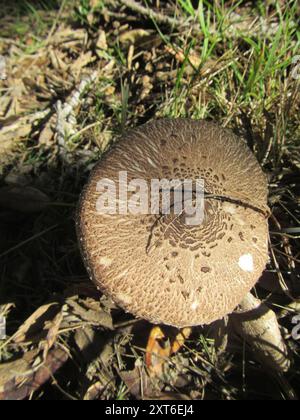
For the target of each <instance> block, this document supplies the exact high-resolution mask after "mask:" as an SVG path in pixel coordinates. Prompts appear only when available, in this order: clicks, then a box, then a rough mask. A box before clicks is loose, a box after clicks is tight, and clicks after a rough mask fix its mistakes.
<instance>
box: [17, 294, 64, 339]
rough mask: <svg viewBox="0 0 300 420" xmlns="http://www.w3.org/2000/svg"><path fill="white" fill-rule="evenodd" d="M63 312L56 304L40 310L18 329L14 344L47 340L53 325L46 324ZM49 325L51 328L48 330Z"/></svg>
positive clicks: (42, 307)
mask: <svg viewBox="0 0 300 420" xmlns="http://www.w3.org/2000/svg"><path fill="white" fill-rule="evenodd" d="M60 312H61V306H60V305H59V304H58V303H56V302H52V303H48V304H46V305H43V306H41V307H40V308H38V309H37V310H36V311H35V312H34V313H33V314H32V315H31V316H30V317H29V318H28V319H27V320H26V321H25V322H24V324H23V325H22V326H21V327H20V328H19V329H18V331H17V332H16V334H15V336H14V342H15V343H17V344H20V343H24V342H27V341H30V342H33V341H39V340H41V339H42V338H44V339H45V338H47V334H48V332H49V329H51V324H46V323H47V322H49V321H51V320H55V318H56V316H57V315H59V314H60ZM47 325H48V326H49V328H47Z"/></svg>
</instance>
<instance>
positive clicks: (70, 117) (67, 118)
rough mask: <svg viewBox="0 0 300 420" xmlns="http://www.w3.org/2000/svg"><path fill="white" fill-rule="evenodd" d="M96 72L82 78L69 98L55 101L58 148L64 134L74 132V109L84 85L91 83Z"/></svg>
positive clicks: (61, 146) (95, 76) (63, 144)
mask: <svg viewBox="0 0 300 420" xmlns="http://www.w3.org/2000/svg"><path fill="white" fill-rule="evenodd" d="M97 75H98V73H97V72H96V71H94V72H93V73H92V74H91V75H89V76H87V77H85V78H83V79H82V80H81V82H80V84H79V86H78V87H77V88H76V89H75V90H74V91H73V92H72V93H71V95H70V97H69V99H68V100H67V101H66V102H65V103H64V104H63V103H62V102H61V101H57V103H56V106H55V108H56V113H57V120H56V128H55V130H56V134H57V143H58V146H59V147H60V148H64V146H65V138H66V135H74V134H75V125H76V116H75V114H74V109H75V108H76V107H77V106H78V105H79V103H80V97H81V95H82V94H83V92H84V91H85V89H86V87H87V86H88V85H90V84H91V83H93V82H94V81H95V80H96V78H97Z"/></svg>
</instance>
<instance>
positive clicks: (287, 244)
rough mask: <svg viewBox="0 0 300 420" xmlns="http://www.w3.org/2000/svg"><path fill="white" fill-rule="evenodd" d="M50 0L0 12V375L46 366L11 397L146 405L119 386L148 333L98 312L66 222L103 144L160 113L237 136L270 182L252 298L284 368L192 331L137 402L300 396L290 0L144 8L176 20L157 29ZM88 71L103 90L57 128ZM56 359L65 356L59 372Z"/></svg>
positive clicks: (296, 120) (108, 7)
mask: <svg viewBox="0 0 300 420" xmlns="http://www.w3.org/2000/svg"><path fill="white" fill-rule="evenodd" d="M44 3H46V2H44ZM44 3H43V2H30V1H27V2H20V4H19V3H18V2H17V3H16V6H14V7H13V8H10V7H9V6H3V7H2V9H1V11H0V19H1V30H0V31H1V32H0V55H3V56H4V57H5V62H6V73H7V79H6V80H2V81H1V80H0V165H1V166H0V174H1V175H0V228H1V236H0V314H2V315H5V317H6V319H7V330H8V331H7V333H8V337H9V338H8V340H5V341H0V361H1V364H0V369H1V366H2V367H3V366H4V367H5V369H6V365H5V363H7V362H10V361H12V360H15V359H22V357H23V355H24V354H25V355H26V354H29V356H28V360H27V365H24V369H25V371H28V369H31V370H32V372H31V373H32V377H30V378H29V379H28V381H29V382H28V383H29V384H32V378H33V377H34V375H35V374H36V373H37V372H39V373H40V372H41V371H39V369H40V367H41V366H46V367H49V366H50V367H51V369H50V371H52V375H50V377H49V375H48V376H47V375H46V374H45V372H43V375H42V374H40V376H41V377H42V378H43V379H42V380H40V383H41V384H42V383H44V382H45V384H44V385H43V386H41V387H39V388H38V389H35V388H34V387H32V385H28V386H27V388H26V390H25V391H24V388H23V389H22V390H21V391H22V392H23V394H22V393H21V394H15V392H16V389H15V387H13V386H12V387H11V388H9V389H10V391H9V392H12V393H14V394H9V395H13V396H15V397H24V396H25V395H27V396H30V397H31V398H33V399H54V398H59V399H64V398H69V399H73V398H75V399H82V398H86V399H93V398H98V397H100V398H116V399H127V398H132V397H139V396H140V395H139V390H137V389H135V388H136V387H133V388H132V389H131V392H129V390H128V387H129V386H130V385H132V383H134V381H136V379H137V377H139V375H140V373H141V369H142V368H143V356H144V351H143V348H145V340H146V338H147V332H148V331H149V327H150V326H149V325H148V324H145V323H143V322H137V321H135V320H132V319H131V318H130V317H129V316H128V315H125V314H124V313H123V312H122V311H120V310H118V309H117V308H115V307H114V305H113V304H112V303H111V302H109V301H108V300H106V299H104V298H102V299H101V302H100V304H99V296H98V294H97V292H96V291H95V290H94V289H93V286H92V285H90V284H89V282H88V280H87V275H86V272H85V270H84V267H83V265H82V261H81V257H80V254H79V250H78V246H77V240H76V236H75V228H74V211H75V206H76V203H77V200H78V195H79V193H80V191H81V188H82V186H83V184H84V182H85V181H86V179H87V176H88V174H89V172H90V170H91V168H92V167H93V165H94V164H95V162H96V161H97V160H98V159H99V158H100V157H101V154H102V153H103V152H104V151H105V150H106V149H107V148H108V147H109V145H110V144H111V142H112V141H113V140H114V139H115V138H117V136H118V135H119V134H121V133H122V132H123V130H124V129H125V128H126V127H131V126H135V125H137V124H140V123H143V122H145V121H148V120H149V119H151V118H154V117H161V116H168V117H177V116H189V117H192V118H208V119H215V120H218V121H220V123H221V124H223V125H226V126H228V127H231V128H232V129H233V130H234V131H235V132H237V133H241V134H242V135H244V136H245V137H246V138H247V141H248V143H249V146H250V147H251V148H252V150H253V151H254V153H255V154H256V156H257V158H258V160H259V161H260V163H261V165H262V167H263V169H264V170H265V171H266V173H267V174H268V175H269V182H270V198H269V200H270V206H271V209H272V213H273V217H272V218H271V219H270V230H271V238H270V250H271V251H270V255H271V260H270V264H269V266H268V269H267V271H266V275H265V276H264V279H263V281H262V282H261V284H260V286H258V287H257V290H256V291H257V294H258V295H259V296H260V297H261V298H262V299H264V300H265V302H266V303H267V304H268V305H269V306H270V307H271V308H272V309H274V310H275V311H276V312H277V314H278V318H279V320H280V324H281V325H282V327H283V331H284V335H285V336H286V340H287V343H288V346H289V349H290V354H291V359H292V360H293V366H292V369H291V370H290V372H289V373H288V374H287V375H286V377H284V378H283V377H279V376H278V375H276V374H274V373H273V374H272V373H270V372H268V371H267V370H266V369H265V367H264V366H260V364H259V363H258V362H256V361H254V359H253V355H252V354H251V352H249V351H248V349H247V348H245V347H244V346H243V343H241V342H239V341H236V340H230V341H232V342H230V345H229V347H228V349H227V350H226V351H225V350H224V351H223V350H221V349H222V347H220V350H219V351H216V349H215V347H214V346H213V340H214V339H215V335H216V334H215V329H201V328H199V329H195V330H194V331H193V334H192V336H191V337H190V339H189V340H188V341H187V343H186V346H185V347H184V348H183V349H182V350H181V352H180V353H178V354H177V355H176V356H175V357H173V358H171V359H170V360H169V362H168V367H167V368H166V371H165V373H164V376H163V377H160V378H159V380H158V383H155V384H153V383H150V384H148V385H145V389H144V390H143V392H144V396H145V395H147V394H148V395H149V394H150V395H151V396H153V394H154V395H155V396H156V397H158V398H159V397H160V398H162V397H167V395H171V396H173V397H174V398H175V397H176V398H186V397H188V398H211V399H262V398H266V399H277V398H292V397H293V396H295V395H297V393H298V395H300V381H299V373H300V372H299V369H300V363H299V349H300V348H299V342H297V341H295V340H293V338H292V337H291V331H292V328H293V327H294V325H293V324H292V318H293V316H294V315H295V314H297V313H299V312H300V307H299V296H300V268H299V267H300V265H299V262H300V252H299V249H300V222H299V220H300V211H299V203H300V201H299V200H300V198H299V197H300V187H299V185H300V129H299V127H300V112H299V111H300V100H299V80H296V79H295V78H293V77H292V76H293V74H295V68H294V67H293V64H292V60H293V57H294V56H296V55H297V54H298V55H299V54H300V33H299V30H298V28H297V25H296V22H297V21H299V17H300V11H299V5H298V3H297V2H296V1H271V2H268V5H267V4H266V2H262V1H258V2H256V3H255V5H253V4H252V3H251V4H249V3H247V2H238V3H232V2H225V1H217V2H202V1H200V2H194V1H190V0H180V1H177V2H176V1H174V2H165V1H160V2H158V1H154V0H153V1H147V2H144V3H143V2H142V1H141V2H140V4H142V3H143V4H144V6H145V7H146V10H148V9H147V4H148V6H149V7H150V6H151V5H152V6H153V7H155V6H156V5H157V4H158V3H159V4H160V10H159V11H160V13H161V12H163V15H164V16H170V17H172V19H171V21H169V20H168V21H166V22H164V21H162V20H161V19H160V17H159V16H160V15H156V16H153V15H149V14H148V15H147V13H146V12H143V15H141V14H139V13H138V12H137V11H136V10H133V9H132V8H131V7H126V5H124V3H127V5H128V3H130V2H124V1H117V0H115V1H93V0H81V1H69V0H66V1H54V0H53V1H52V2H47V7H46V6H45V4H44ZM197 5H198V7H197ZM155 10H156V11H157V9H155ZM293 70H294V73H293ZM95 71H96V72H97V78H96V80H92V81H91V83H90V84H87V85H86V86H85V88H84V89H80V90H81V92H80V93H81V96H80V100H79V101H77V103H76V101H75V103H74V102H72V103H73V105H74V106H73V107H71V108H73V109H72V110H71V111H72V112H69V113H68V115H67V116H66V118H65V121H64V120H62V127H60V128H59V127H57V114H59V115H60V116H61V112H58V109H60V107H59V102H58V101H61V103H62V105H66V104H70V101H71V99H72V98H74V92H76V89H77V90H78V89H79V88H80V82H81V81H82V80H85V81H87V80H89V78H90V77H91V75H93V74H94V72H95ZM299 73H300V72H299ZM8 185H9V186H11V185H13V186H14V190H13V191H11V189H10V190H8V189H7V186H8ZM49 302H50V303H53V305H50V306H49ZM297 302H298V303H297ZM45 305H46V307H45ZM36 311H38V312H36ZM32 314H34V316H32ZM30 316H31V318H30V320H29V322H27V323H25V321H26V319H28V318H29V317H30ZM24 323H25V324H24ZM82 327H84V328H82ZM20 329H21V330H20ZM141 330H142V334H141V333H139V332H140V331H141ZM17 331H18V333H17ZM16 333H17V334H16ZM141 336H142V337H144V339H142V340H141V339H140V337H141ZM29 351H31V353H28V352H29ZM59 351H63V354H66V352H67V356H68V357H67V358H64V357H62V358H61V357H57V360H59V361H60V360H61V362H58V361H57V360H56V363H54V362H53V360H52V359H53V357H54V358H55V356H57V352H59ZM51 357H52V359H51ZM66 359H68V360H66ZM34 361H35V362H34ZM33 362H34V363H35V364H34V366H35V367H34V369H33V368H32V366H33ZM38 362H39V363H40V364H39V365H38V366H37V363H38ZM59 368H60V369H59ZM134 368H135V369H134ZM48 370H49V369H48ZM5 372H7V369H6V371H5ZM124 372H125V373H124ZM266 375H267V376H266ZM266 378H267V379H266ZM9 380H10V382H13V383H14V381H16V378H15V377H13V378H11V377H9ZM145 384H147V381H146V382H145ZM1 385H3V384H1ZM21 391H20V390H19V391H18V392H21ZM5 392H7V393H8V391H7V390H6V391H5ZM2 394H3V389H2V388H1V386H0V396H1V395H2Z"/></svg>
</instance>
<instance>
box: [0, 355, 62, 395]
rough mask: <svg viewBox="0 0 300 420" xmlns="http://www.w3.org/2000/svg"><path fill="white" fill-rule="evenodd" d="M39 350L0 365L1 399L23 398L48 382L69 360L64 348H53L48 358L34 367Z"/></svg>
mask: <svg viewBox="0 0 300 420" xmlns="http://www.w3.org/2000/svg"><path fill="white" fill-rule="evenodd" d="M38 354H39V352H38V351H37V350H32V351H30V352H28V353H26V354H25V355H24V356H23V357H22V358H20V359H17V360H15V361H12V362H8V363H3V364H1V365H0V400H1V401H3V400H22V399H25V398H26V397H28V396H30V395H31V394H32V392H34V391H36V390H37V389H39V388H40V387H41V386H42V385H43V384H44V383H46V382H47V381H48V380H49V379H50V378H51V377H52V376H53V375H54V374H55V372H56V371H57V370H58V369H60V368H61V366H63V365H64V363H65V362H66V361H67V360H68V354H67V353H66V352H65V351H63V350H62V349H59V348H57V349H53V350H52V351H51V352H50V353H49V354H48V356H47V359H46V360H45V361H44V362H43V363H42V364H41V363H38V367H37V368H34V365H35V362H36V361H37V360H38Z"/></svg>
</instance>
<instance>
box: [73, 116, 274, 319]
mask: <svg viewBox="0 0 300 420" xmlns="http://www.w3.org/2000/svg"><path fill="white" fill-rule="evenodd" d="M120 171H127V174H128V182H130V181H131V180H132V179H145V180H146V181H147V182H148V185H149V187H150V182H151V180H152V179H163V178H166V179H170V180H171V179H193V180H196V179H198V178H202V179H204V180H205V193H206V195H207V198H206V200H205V211H204V213H205V215H204V221H203V223H202V224H201V225H198V226H189V225H187V224H186V223H185V217H184V215H175V214H172V213H171V214H170V215H165V216H163V215H132V214H128V215H120V214H116V215H104V214H99V213H97V211H96V202H97V200H98V198H99V193H97V188H96V187H97V183H98V182H99V181H100V180H101V179H103V178H109V179H111V180H113V181H115V182H116V184H118V179H119V172H120ZM267 214H268V207H267V182H266V178H265V176H264V174H263V172H262V170H261V168H260V166H259V164H258V163H257V161H256V159H255V157H254V156H253V154H252V153H251V151H250V150H249V149H248V147H247V145H246V144H245V142H244V141H243V140H241V139H240V138H238V137H236V136H235V135H234V134H233V133H232V132H230V131H228V130H225V129H223V128H220V127H219V126H217V125H215V124H213V123H211V122H205V121H192V120H185V119H174V120H167V119H166V120H164V119H163V120H158V121H153V122H150V123H148V124H145V125H143V126H141V127H139V128H137V129H134V130H131V131H129V132H128V133H127V134H125V135H124V137H123V139H122V140H121V141H120V142H119V143H118V144H117V145H116V146H114V147H113V148H112V149H111V150H110V151H109V152H108V153H107V154H106V155H105V156H104V158H103V159H102V160H101V161H100V162H99V163H98V165H97V166H96V168H95V169H94V171H93V172H92V174H91V176H90V179H89V182H88V184H87V186H86V187H85V189H84V191H83V194H82V197H81V200H80V206H79V211H78V220H77V228H78V236H79V239H80V243H81V249H82V253H83V257H84V260H85V264H86V266H87V269H88V271H89V274H90V276H91V278H92V280H93V281H94V282H95V283H96V285H97V286H98V287H99V288H100V289H101V290H102V291H103V292H104V293H105V294H107V295H109V296H111V297H112V299H113V300H114V301H115V302H116V303H117V304H119V305H120V306H121V307H123V308H124V309H125V310H126V311H128V312H130V313H132V314H134V315H135V316H138V317H140V318H144V319H147V320H149V321H150V322H153V323H162V324H167V325H173V326H176V327H185V326H193V325H202V324H209V323H211V322H213V321H215V320H217V319H220V318H222V317H224V316H225V315H226V314H229V313H231V312H232V311H233V310H234V309H235V308H236V306H237V305H238V304H239V303H240V302H241V301H242V299H243V298H244V296H245V295H246V294H247V293H248V292H249V291H250V289H251V288H252V287H253V286H254V285H255V283H256V281H257V280H258V279H259V277H260V275H261V273H262V272H263V270H264V269H265V266H266V263H267V261H268V243H267V238H268V224H267V217H266V216H267Z"/></svg>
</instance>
